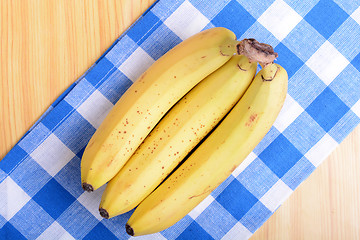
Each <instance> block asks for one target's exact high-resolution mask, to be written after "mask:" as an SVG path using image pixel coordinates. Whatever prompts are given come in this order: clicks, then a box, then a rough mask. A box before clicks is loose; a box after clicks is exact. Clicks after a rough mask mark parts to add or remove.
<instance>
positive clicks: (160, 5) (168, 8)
mask: <svg viewBox="0 0 360 240" xmlns="http://www.w3.org/2000/svg"><path fill="white" fill-rule="evenodd" d="M183 2H184V1H179V0H167V1H157V3H156V4H155V6H153V8H151V10H150V11H151V12H152V13H154V14H155V15H156V16H157V17H158V18H159V19H161V21H164V20H165V19H167V18H168V17H169V16H170V15H171V14H172V13H173V12H174V11H175V10H176V9H178V8H179V7H180V5H181V4H182V3H183Z"/></svg>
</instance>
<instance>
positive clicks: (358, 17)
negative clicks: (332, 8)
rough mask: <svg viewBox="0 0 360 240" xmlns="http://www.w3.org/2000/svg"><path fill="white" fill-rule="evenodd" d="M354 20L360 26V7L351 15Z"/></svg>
mask: <svg viewBox="0 0 360 240" xmlns="http://www.w3.org/2000/svg"><path fill="white" fill-rule="evenodd" d="M350 17H352V19H354V20H355V21H356V22H357V23H358V24H360V7H358V8H357V9H356V10H355V11H354V12H353V13H352V14H351V15H350Z"/></svg>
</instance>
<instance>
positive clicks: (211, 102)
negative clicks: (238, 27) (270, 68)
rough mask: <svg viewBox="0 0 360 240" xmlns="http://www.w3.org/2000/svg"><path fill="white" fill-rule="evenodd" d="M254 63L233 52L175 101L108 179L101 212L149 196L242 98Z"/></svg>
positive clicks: (111, 212) (130, 206)
mask: <svg viewBox="0 0 360 240" xmlns="http://www.w3.org/2000/svg"><path fill="white" fill-rule="evenodd" d="M256 68H257V64H256V63H255V62H253V63H250V62H249V59H248V58H247V57H245V56H243V55H235V56H233V57H232V58H231V59H230V60H229V61H228V62H227V63H225V64H224V65H223V66H222V67H220V68H219V69H218V70H216V71H215V72H214V73H212V74H210V75H209V76H208V77H206V78H205V79H204V80H202V81H201V82H200V83H199V84H198V85H196V86H195V87H194V88H193V89H192V90H191V91H190V92H189V93H188V94H186V95H185V96H184V97H183V98H182V99H181V100H180V101H179V102H178V103H176V104H175V106H174V107H173V108H172V109H171V110H170V111H169V112H168V113H167V114H166V115H165V117H164V118H163V119H162V120H161V121H160V122H159V124H158V125H157V126H156V127H155V128H154V129H153V130H152V131H151V133H150V134H149V135H148V137H147V138H145V140H144V142H143V143H142V144H141V145H140V147H139V148H138V149H137V150H136V151H135V153H134V154H133V155H132V157H131V158H130V159H129V160H128V162H127V163H126V164H125V166H124V167H123V168H122V169H121V170H120V171H119V173H118V174H117V175H116V176H115V177H114V178H113V179H112V180H110V182H109V183H108V184H107V186H106V189H105V191H104V193H103V196H102V199H101V203H100V214H101V216H103V217H105V218H111V217H114V216H116V215H119V214H122V213H125V212H127V211H130V210H131V209H133V208H135V207H136V206H137V205H138V204H139V203H140V202H141V201H142V200H143V199H144V198H145V197H146V196H148V195H149V194H150V193H151V192H152V191H153V190H154V189H155V188H156V187H157V186H158V185H159V184H160V183H161V182H162V181H163V180H164V179H165V177H166V176H167V175H168V174H169V173H170V172H171V171H172V170H173V169H174V168H175V167H176V166H177V165H178V164H179V163H180V162H181V161H182V160H183V159H184V157H185V156H186V155H187V154H188V153H189V152H190V151H191V150H192V149H193V148H194V147H195V146H196V145H197V144H198V143H199V142H200V141H201V140H202V139H203V138H204V137H205V136H206V134H208V133H209V132H210V131H211V130H212V129H213V128H214V127H215V126H216V125H217V124H218V122H219V121H220V120H221V119H222V118H223V117H224V116H225V115H226V114H227V113H228V112H229V111H230V109H231V108H232V107H233V106H234V105H235V104H236V103H237V102H238V101H239V99H240V98H241V96H242V95H243V94H244V92H245V91H246V89H247V88H248V86H249V85H250V83H251V81H252V80H253V78H254V76H255V73H256Z"/></svg>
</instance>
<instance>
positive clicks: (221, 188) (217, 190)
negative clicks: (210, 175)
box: [211, 174, 235, 198]
mask: <svg viewBox="0 0 360 240" xmlns="http://www.w3.org/2000/svg"><path fill="white" fill-rule="evenodd" d="M234 179H235V177H234V176H233V175H232V174H231V175H230V176H229V177H228V178H227V179H225V181H223V182H222V183H221V184H220V185H219V186H218V187H217V188H215V190H214V191H212V192H211V196H213V197H214V198H217V196H219V194H220V193H221V192H222V191H224V189H225V188H227V186H228V185H229V184H230V183H231V182H232V181H234Z"/></svg>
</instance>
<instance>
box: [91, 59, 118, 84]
mask: <svg viewBox="0 0 360 240" xmlns="http://www.w3.org/2000/svg"><path fill="white" fill-rule="evenodd" d="M115 70H116V67H115V66H114V64H112V63H111V62H110V61H109V60H108V59H107V58H102V59H101V60H100V61H99V62H98V63H97V64H96V65H95V66H94V67H93V68H91V70H90V71H89V72H88V73H87V74H86V80H87V81H89V82H90V83H91V84H92V85H94V86H98V85H99V84H100V83H102V82H104V81H106V80H107V76H109V75H110V73H112V72H113V71H115Z"/></svg>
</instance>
